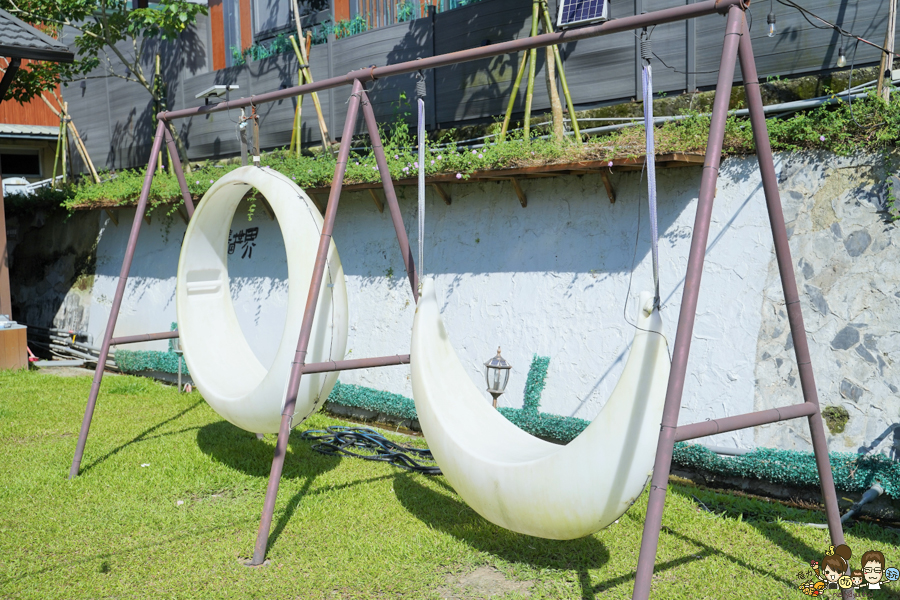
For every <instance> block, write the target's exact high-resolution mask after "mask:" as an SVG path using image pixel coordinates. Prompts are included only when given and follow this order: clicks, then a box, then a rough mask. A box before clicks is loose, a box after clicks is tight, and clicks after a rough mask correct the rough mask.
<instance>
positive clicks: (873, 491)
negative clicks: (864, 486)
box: [841, 482, 884, 523]
mask: <svg viewBox="0 0 900 600" xmlns="http://www.w3.org/2000/svg"><path fill="white" fill-rule="evenodd" d="M883 493H884V488H883V487H881V485H879V484H878V482H875V483H873V484H872V487H870V488H869V489H868V490H866V493H865V494H863V495H862V498H860V499H859V502H857V503H856V504H854V505H853V506H851V507H850V510H848V511H847V512H846V513H845V514H844V516H843V517H841V523H846V522H847V521H849V520H850V517H852V516H853V515H855V514H856V513H858V512H859V509H861V508H862V507H863V505H864V504H868V503H869V502H871V501H872V500H874V499H875V498H877V497H878V496H880V495H882V494H883Z"/></svg>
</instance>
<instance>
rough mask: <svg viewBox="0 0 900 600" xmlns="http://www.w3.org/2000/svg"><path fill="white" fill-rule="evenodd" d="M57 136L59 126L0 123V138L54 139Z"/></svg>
mask: <svg viewBox="0 0 900 600" xmlns="http://www.w3.org/2000/svg"><path fill="white" fill-rule="evenodd" d="M58 136H59V127H54V126H52V125H14V124H11V123H0V138H2V139H10V138H41V139H47V138H52V139H56V138H57V137H58Z"/></svg>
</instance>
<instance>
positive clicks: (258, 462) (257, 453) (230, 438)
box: [197, 421, 341, 550]
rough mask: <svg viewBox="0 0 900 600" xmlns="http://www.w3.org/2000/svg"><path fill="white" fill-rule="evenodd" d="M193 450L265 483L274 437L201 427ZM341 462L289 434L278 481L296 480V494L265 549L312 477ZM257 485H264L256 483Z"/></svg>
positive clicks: (215, 425) (219, 426)
mask: <svg viewBox="0 0 900 600" xmlns="http://www.w3.org/2000/svg"><path fill="white" fill-rule="evenodd" d="M197 446H198V447H199V448H200V450H201V452H203V453H204V454H207V455H209V456H210V457H212V459H213V460H215V461H216V462H218V463H221V464H223V465H225V466H226V467H228V468H230V469H234V470H236V471H240V472H241V473H245V474H247V475H250V476H252V477H259V478H266V479H268V476H269V471H270V470H271V468H272V456H273V453H274V450H275V436H271V435H270V436H269V437H268V438H267V439H263V440H260V439H259V438H257V437H256V434H255V433H250V432H249V431H244V430H243V429H239V428H238V427H235V426H234V425H232V424H231V423H228V422H227V421H219V422H217V423H211V424H209V425H206V426H205V427H202V428H201V429H200V431H198V432H197ZM340 462H341V458H340V457H339V456H330V455H325V454H320V453H318V452H315V451H314V450H312V449H311V448H310V446H309V444H306V443H304V442H302V441H301V440H300V432H299V431H292V432H291V436H290V437H289V438H288V452H287V455H286V456H285V459H284V468H283V469H282V472H281V479H282V480H285V479H300V480H302V481H303V483H302V485H301V486H300V490H299V491H297V492H296V493H295V494H294V495H293V496H291V498H290V499H289V500H288V501H287V505H286V506H285V508H284V512H283V513H281V516H280V517H278V521H277V522H276V523H275V526H274V527H273V528H272V531H271V533H270V534H269V542H268V546H267V547H268V549H270V550H271V548H272V546H273V545H274V544H275V542H277V541H278V538H279V536H280V535H281V533H282V531H284V528H285V527H286V526H287V524H288V522H290V520H291V517H292V516H293V515H294V512H295V511H296V510H297V506H299V505H300V502H301V501H302V500H303V498H304V496H306V495H307V493H308V492H309V488H310V486H312V483H313V482H314V481H315V480H316V477H318V476H319V475H321V474H323V473H326V472H328V471H330V470H332V469H334V468H335V467H337V466H338V465H339V464H340ZM260 485H264V484H263V482H260Z"/></svg>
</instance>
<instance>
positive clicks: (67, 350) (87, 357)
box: [47, 343, 119, 370]
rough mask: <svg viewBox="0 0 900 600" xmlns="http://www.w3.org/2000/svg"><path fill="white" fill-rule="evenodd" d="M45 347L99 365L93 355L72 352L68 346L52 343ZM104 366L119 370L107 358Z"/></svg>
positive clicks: (113, 362)
mask: <svg viewBox="0 0 900 600" xmlns="http://www.w3.org/2000/svg"><path fill="white" fill-rule="evenodd" d="M47 347H48V348H50V349H51V350H55V351H57V352H65V353H67V354H71V355H73V356H77V357H78V358H83V359H84V360H85V361H86V362H94V363H97V364H98V365H99V364H100V360H99V359H98V357H96V356H94V355H93V354H89V353H86V352H79V351H78V350H73V349H72V348H70V347H68V346H60V345H58V344H53V343H51V344H49V345H47ZM106 366H107V367H110V368H113V369H116V370H118V369H119V367H118V365H117V364H116V363H115V361H114V360H113V361H112V362H110V359H109V357H107V358H106Z"/></svg>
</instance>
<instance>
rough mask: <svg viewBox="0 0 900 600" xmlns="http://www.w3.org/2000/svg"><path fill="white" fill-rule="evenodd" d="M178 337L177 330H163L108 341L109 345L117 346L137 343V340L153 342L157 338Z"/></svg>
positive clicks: (168, 338) (169, 338)
mask: <svg viewBox="0 0 900 600" xmlns="http://www.w3.org/2000/svg"><path fill="white" fill-rule="evenodd" d="M177 337H178V330H177V329H176V330H175V331H163V332H162V333H141V334H138V335H124V336H122V337H117V338H113V339H111V340H110V341H109V343H110V345H112V346H118V345H121V344H137V343H138V342H155V341H157V340H171V339H174V338H177Z"/></svg>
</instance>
